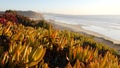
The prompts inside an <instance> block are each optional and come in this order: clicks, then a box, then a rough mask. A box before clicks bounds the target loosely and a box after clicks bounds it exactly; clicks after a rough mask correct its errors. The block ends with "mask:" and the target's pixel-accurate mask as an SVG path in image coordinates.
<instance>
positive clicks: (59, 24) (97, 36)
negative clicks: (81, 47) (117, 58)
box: [51, 20, 120, 51]
mask: <svg viewBox="0 0 120 68" xmlns="http://www.w3.org/2000/svg"><path fill="white" fill-rule="evenodd" d="M51 22H52V23H51V24H53V25H54V27H55V29H60V30H70V31H73V32H78V33H82V34H84V35H87V36H92V37H94V38H93V39H94V40H95V41H96V42H99V43H103V44H106V45H107V46H108V47H110V48H113V49H115V50H118V51H120V44H115V42H118V41H116V40H113V39H111V38H109V37H106V36H104V35H101V34H99V33H96V32H92V31H89V30H85V29H83V28H82V27H81V26H82V25H72V24H66V23H62V22H58V21H54V20H52V21H51Z"/></svg>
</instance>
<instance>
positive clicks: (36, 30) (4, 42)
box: [0, 11, 120, 68]
mask: <svg viewBox="0 0 120 68" xmlns="http://www.w3.org/2000/svg"><path fill="white" fill-rule="evenodd" d="M119 59H120V58H119V55H118V54H117V51H115V50H114V49H111V48H109V47H107V46H106V45H104V44H102V43H97V42H96V41H94V40H93V39H92V37H88V36H84V35H82V34H80V33H75V32H71V31H67V30H64V31H61V30H56V29H53V27H52V25H51V24H49V23H48V22H47V21H45V20H39V21H37V23H36V21H33V20H30V19H29V18H27V17H24V16H21V15H18V14H17V13H16V12H15V11H6V12H5V14H2V15H0V68H56V67H58V68H120V62H119Z"/></svg>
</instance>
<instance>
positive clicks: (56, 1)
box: [0, 0, 120, 15]
mask: <svg viewBox="0 0 120 68" xmlns="http://www.w3.org/2000/svg"><path fill="white" fill-rule="evenodd" d="M7 9H13V10H34V11H41V12H52V13H61V14H82V15H88V14H89V15H93V14H94V15H97V14H120V0H0V10H7Z"/></svg>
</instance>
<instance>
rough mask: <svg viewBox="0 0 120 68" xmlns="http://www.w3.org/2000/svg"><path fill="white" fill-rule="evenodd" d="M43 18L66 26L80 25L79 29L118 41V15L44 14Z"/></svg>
mask: <svg viewBox="0 0 120 68" xmlns="http://www.w3.org/2000/svg"><path fill="white" fill-rule="evenodd" d="M44 17H45V19H47V20H49V19H51V20H55V21H59V22H62V23H66V24H72V25H82V26H81V27H82V28H83V29H85V30H89V31H92V32H96V33H99V34H101V35H104V36H106V37H109V38H111V39H113V40H116V41H120V15H62V14H47V13H46V14H44ZM118 43H120V42H118ZM118 43H117V44H118Z"/></svg>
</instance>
